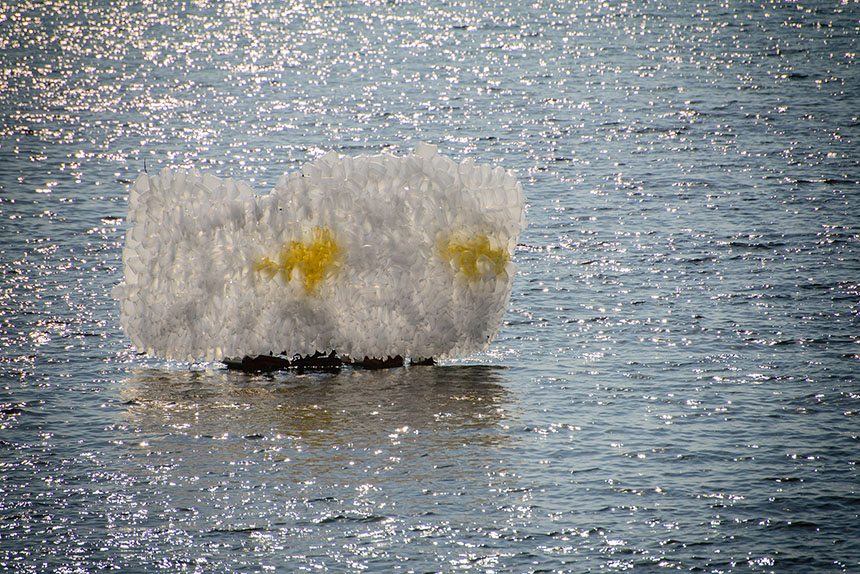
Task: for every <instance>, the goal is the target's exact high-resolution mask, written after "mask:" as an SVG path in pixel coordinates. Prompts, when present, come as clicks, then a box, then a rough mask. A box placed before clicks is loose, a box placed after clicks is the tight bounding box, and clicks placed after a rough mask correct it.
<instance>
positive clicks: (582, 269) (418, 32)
mask: <svg viewBox="0 0 860 574" xmlns="http://www.w3.org/2000/svg"><path fill="white" fill-rule="evenodd" d="M858 19H860V6H858V4H857V2H855V1H852V0H844V1H841V2H838V1H836V2H827V3H824V2H809V3H807V2H777V1H775V0H764V1H758V2H751V1H739V2H722V1H711V0H704V1H697V2H693V1H687V0H674V1H670V0H656V1H652V0H649V1H647V2H646V1H644V0H629V1H627V2H606V1H600V0H580V1H572V2H562V1H555V2H554V1H550V0H535V1H534V2H529V3H525V2H513V1H502V2H495V1H494V2H490V1H485V0H451V1H440V2H431V1H430V0H423V1H419V0H416V1H398V2H364V3H357V2H342V1H314V0H309V1H307V2H301V1H298V0H297V1H290V2H273V1H265V0H261V1H247V2H246V1H241V0H236V1H232V2H227V1H223V2H222V1H207V0H199V1H185V2H183V1H177V2H131V1H119V2H100V1H98V0H92V1H90V2H70V1H63V0H57V1H44V2H43V1H31V0H24V1H12V0H2V9H0V566H2V567H3V568H4V569H5V570H7V571H11V572H21V573H29V572H33V573H35V572H102V571H109V570H120V571H123V572H177V571H185V572H300V571H311V572H326V571H328V572H453V571H465V572H486V573H489V572H538V571H541V572H588V571H603V572H616V571H624V570H630V569H633V570H634V571H667V570H683V571H704V572H749V571H753V572H787V571H796V572H810V571H815V572H841V571H846V572H847V571H853V572H857V571H860V516H858V514H860V493H858V485H860V477H858V472H857V461H858V459H860V382H858V376H857V373H858V372H860V318H858V313H860V207H858V206H860V166H858V158H860V144H858V138H860V120H858V106H857V99H856V97H857V96H856V94H857V93H858V92H860V65H858V61H857V49H858V36H860V24H858ZM422 141H424V142H429V143H432V144H435V145H438V146H439V150H440V152H441V153H445V154H447V155H450V156H451V157H453V158H455V159H457V160H458V161H459V160H462V159H465V158H474V159H475V160H476V161H480V162H486V163H490V164H492V165H498V166H501V167H504V168H505V169H511V170H514V171H515V172H516V173H517V176H518V178H519V179H520V181H522V182H523V187H524V190H525V193H526V196H527V221H528V228H527V230H526V231H525V233H524V234H523V235H522V236H521V237H520V241H519V245H518V247H517V250H516V252H515V253H514V260H515V262H516V263H517V265H518V267H519V274H518V275H517V276H516V278H515V281H514V287H513V295H512V298H511V301H510V304H509V306H508V312H507V314H506V316H505V322H504V325H503V327H502V330H501V332H500V335H499V337H498V339H497V340H496V341H495V342H494V343H493V344H492V345H491V346H490V348H489V350H488V351H487V352H484V353H480V354H476V355H473V356H468V357H463V358H461V359H457V360H452V361H448V362H444V363H442V364H440V365H438V366H435V367H408V368H400V369H393V370H387V371H381V372H371V371H361V370H352V369H343V370H342V371H341V372H340V373H338V374H329V373H303V374H299V373H297V372H283V373H277V374H272V375H246V374H241V373H236V372H232V371H227V370H226V369H224V368H223V366H222V365H221V364H220V363H217V362H215V363H198V364H185V363H173V362H165V361H161V360H159V359H157V358H151V357H145V356H139V355H137V354H135V352H134V350H133V349H132V348H131V347H130V344H129V342H128V340H127V339H126V338H125V337H124V336H123V333H122V332H121V331H120V330H119V328H118V309H117V306H116V303H115V302H114V301H113V300H112V298H111V296H110V292H111V289H112V288H113V287H114V286H115V285H117V284H118V282H119V281H120V277H121V273H122V269H121V262H120V251H121V246H122V243H123V239H124V233H125V230H126V226H127V220H126V216H127V203H126V201H127V197H128V190H129V186H130V183H131V182H132V181H133V180H134V179H135V178H136V177H137V175H138V174H139V173H140V172H148V173H156V172H157V170H159V169H161V168H162V167H166V166H189V167H195V168H198V169H200V170H201V171H206V172H209V173H212V174H213V175H216V176H218V177H234V178H236V179H243V180H246V181H248V182H249V184H250V185H251V186H252V187H253V188H254V189H255V191H257V192H258V193H266V192H267V191H268V190H269V189H271V188H272V187H273V186H274V184H275V183H276V182H277V180H278V179H279V178H280V176H281V175H282V174H283V173H284V172H287V171H291V170H294V169H297V168H298V167H299V166H300V165H301V164H302V163H304V162H306V161H308V160H312V159H314V158H317V157H319V156H321V155H323V154H325V153H327V152H328V151H330V150H334V151H336V152H338V153H341V154H359V153H378V152H381V151H391V152H395V153H401V152H405V151H408V150H411V149H413V148H414V147H415V145H416V144H417V143H418V142H422Z"/></svg>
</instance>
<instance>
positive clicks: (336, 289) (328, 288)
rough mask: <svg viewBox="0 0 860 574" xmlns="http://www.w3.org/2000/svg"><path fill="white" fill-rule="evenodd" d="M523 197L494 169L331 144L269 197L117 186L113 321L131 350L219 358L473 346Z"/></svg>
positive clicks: (159, 182) (172, 186)
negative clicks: (347, 153)
mask: <svg viewBox="0 0 860 574" xmlns="http://www.w3.org/2000/svg"><path fill="white" fill-rule="evenodd" d="M523 202H524V198H523V191H522V187H521V186H520V184H519V183H517V181H516V180H515V178H514V177H513V176H512V175H511V174H510V173H509V172H506V171H505V170H503V169H501V168H498V167H497V168H495V169H492V168H490V167H489V166H487V165H475V164H474V163H473V162H472V161H471V160H466V161H464V162H462V163H460V164H457V163H455V162H453V161H452V160H450V159H449V158H447V157H444V156H441V155H439V154H438V153H437V152H436V148H435V147H434V146H430V145H425V144H420V145H419V146H418V147H417V149H416V150H415V151H414V152H413V153H412V154H409V155H405V156H393V155H388V154H385V155H375V156H357V157H340V156H338V155H337V154H335V153H333V152H332V153H329V154H328V155H326V156H324V157H322V158H320V159H318V160H315V161H313V162H310V163H308V164H305V165H304V166H303V167H302V169H301V171H300V172H299V173H293V174H288V175H284V176H283V177H282V178H281V180H280V181H279V182H278V184H277V185H276V186H275V188H274V190H272V192H271V193H269V194H268V195H259V196H258V195H255V194H254V193H253V192H252V190H251V189H250V187H249V186H248V185H247V184H245V183H243V182H237V181H234V180H232V179H226V180H222V179H219V178H217V177H213V176H211V175H201V174H200V173H199V172H198V171H197V170H194V169H191V170H185V169H164V170H163V171H162V172H161V173H160V174H159V175H157V176H149V175H146V174H141V175H140V177H139V178H138V179H137V181H136V182H135V184H134V186H133V187H132V189H131V192H130V195H129V223H130V228H129V230H128V234H127V236H126V244H125V247H124V250H123V263H124V266H125V276H124V281H123V282H122V283H121V284H120V285H118V286H117V287H116V288H115V290H114V296H115V297H116V299H118V301H119V303H120V311H121V324H122V327H123V329H124V331H125V333H126V335H127V336H128V337H129V339H130V340H131V341H132V343H133V345H134V346H135V347H136V348H137V349H138V350H140V351H146V352H147V353H149V354H151V355H155V356H159V357H163V358H167V359H178V360H219V359H224V358H237V357H242V356H246V355H247V356H256V355H259V354H278V353H283V354H286V355H288V356H292V355H294V354H302V355H305V354H312V353H314V352H316V351H321V352H326V353H328V352H330V351H336V352H337V353H338V354H341V355H347V356H350V357H353V358H356V359H361V358H363V357H365V356H367V357H378V358H384V357H386V356H395V355H401V356H411V357H413V358H414V357H422V358H428V357H435V358H444V357H450V356H456V355H465V354H470V353H473V352H476V351H479V350H482V349H484V348H486V346H487V344H488V343H489V341H490V340H492V338H493V337H494V336H495V334H496V332H497V331H498V329H499V327H500V325H501V322H502V317H503V315H504V313H505V307H506V305H507V301H508V299H509V297H510V292H511V283H512V280H513V276H514V273H515V266H514V264H513V263H512V261H511V255H512V254H513V251H514V248H515V246H516V240H517V236H518V235H519V233H520V232H521V231H522V230H523V228H524V226H525V215H524V211H523Z"/></svg>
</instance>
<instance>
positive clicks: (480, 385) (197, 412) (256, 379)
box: [122, 365, 508, 444]
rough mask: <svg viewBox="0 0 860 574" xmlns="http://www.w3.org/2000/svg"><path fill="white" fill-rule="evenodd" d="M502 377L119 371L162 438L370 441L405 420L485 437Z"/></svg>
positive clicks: (136, 413)
mask: <svg viewBox="0 0 860 574" xmlns="http://www.w3.org/2000/svg"><path fill="white" fill-rule="evenodd" d="M504 382H505V378H504V369H503V368H499V367H491V366H484V365H471V366H437V367H434V368H432V369H424V368H420V369H418V368H404V369H394V370H386V371H365V370H352V369H350V370H345V371H342V372H341V373H340V374H337V375H330V374H322V373H319V374H307V375H298V374H297V373H295V372H285V373H278V374H276V375H266V376H263V375H258V376H249V375H245V374H239V373H235V372H231V371H163V370H151V371H138V372H136V373H134V374H133V376H131V377H130V378H128V379H126V381H125V382H124V384H123V387H122V395H123V398H124V399H125V401H126V403H127V404H128V411H127V412H128V416H129V419H130V420H131V421H132V422H133V423H134V424H136V425H139V426H142V427H145V428H147V429H148V430H150V431H154V432H155V433H156V434H160V433H161V432H162V430H163V429H167V430H168V432H167V435H165V436H162V438H161V439H160V440H173V439H171V435H178V434H193V435H197V436H218V435H222V434H224V433H229V434H230V435H231V436H234V437H248V436H256V437H270V438H271V437H275V436H276V435H280V436H281V437H282V438H288V437H294V438H299V439H301V441H303V442H304V443H308V442H310V443H330V444H342V443H356V442H359V443H361V442H367V441H370V442H374V441H378V440H379V436H380V434H381V435H383V436H388V434H389V433H391V432H392V430H393V429H396V428H402V427H404V426H408V427H409V428H411V429H419V430H420V429H423V430H426V431H429V432H435V431H437V430H439V429H441V428H448V429H450V428H451V427H452V426H455V427H456V426H460V425H462V426H465V427H468V428H469V429H470V430H472V431H474V430H476V429H481V428H484V429H487V430H488V433H487V434H486V436H485V438H486V439H487V440H490V441H491V442H492V441H494V440H498V439H499V437H497V436H496V437H495V438H491V437H493V436H494V435H495V433H494V431H495V428H494V426H495V425H497V424H498V423H499V422H500V421H501V420H502V419H504V418H505V416H506V411H505V410H504V404H505V401H506V399H507V397H508V391H507V390H506V388H505V387H504V386H503V383H504ZM175 429H182V431H181V433H177V432H175ZM174 438H177V437H174ZM475 438H476V440H477V439H478V437H475ZM180 442H182V441H180Z"/></svg>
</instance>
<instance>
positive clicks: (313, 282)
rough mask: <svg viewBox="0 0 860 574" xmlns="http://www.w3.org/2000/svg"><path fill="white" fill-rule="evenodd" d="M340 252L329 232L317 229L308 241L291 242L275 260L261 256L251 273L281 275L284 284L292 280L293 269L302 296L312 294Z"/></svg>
mask: <svg viewBox="0 0 860 574" xmlns="http://www.w3.org/2000/svg"><path fill="white" fill-rule="evenodd" d="M339 252H340V249H339V248H338V245H337V242H335V240H334V237H333V234H332V232H331V231H330V230H329V229H326V228H325V227H317V228H316V229H314V230H313V238H312V240H311V241H290V242H289V244H287V245H285V246H284V247H283V248H282V249H281V251H280V253H278V257H277V260H276V261H273V260H272V259H269V258H268V257H263V258H261V259H260V260H259V261H257V263H255V264H254V271H257V272H261V273H264V274H266V275H267V276H268V277H270V278H271V277H274V276H275V275H276V274H280V276H281V278H282V279H283V280H284V282H288V281H290V280H291V279H292V277H293V270H295V269H297V270H298V271H299V272H300V273H299V275H300V277H301V281H302V284H303V286H304V288H305V293H312V292H314V291H316V289H317V287H318V286H319V284H320V283H321V282H322V280H323V279H325V277H326V275H327V274H329V273H330V272H331V270H332V267H333V265H334V264H335V262H336V261H337V255H338V253H339Z"/></svg>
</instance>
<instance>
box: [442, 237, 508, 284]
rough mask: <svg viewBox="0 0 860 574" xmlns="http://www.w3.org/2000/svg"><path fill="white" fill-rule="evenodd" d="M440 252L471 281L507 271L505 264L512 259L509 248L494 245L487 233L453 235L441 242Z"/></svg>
mask: <svg viewBox="0 0 860 574" xmlns="http://www.w3.org/2000/svg"><path fill="white" fill-rule="evenodd" d="M439 254H440V255H441V256H442V258H443V259H445V260H446V261H448V262H449V263H451V264H452V265H453V266H454V268H455V269H457V270H458V271H462V272H463V274H464V275H465V276H466V277H467V278H468V279H469V281H475V280H477V279H479V278H481V277H483V276H486V275H490V274H493V275H495V276H496V277H498V276H500V275H501V274H502V273H504V272H505V266H506V265H507V264H508V262H509V261H510V260H511V256H510V254H509V253H508V250H507V249H505V248H503V247H493V246H492V243H491V242H490V238H489V237H488V236H487V235H486V234H485V233H477V234H475V235H471V236H467V237H464V238H460V237H455V236H452V237H450V238H449V239H448V240H447V241H442V242H440V244H439Z"/></svg>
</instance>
